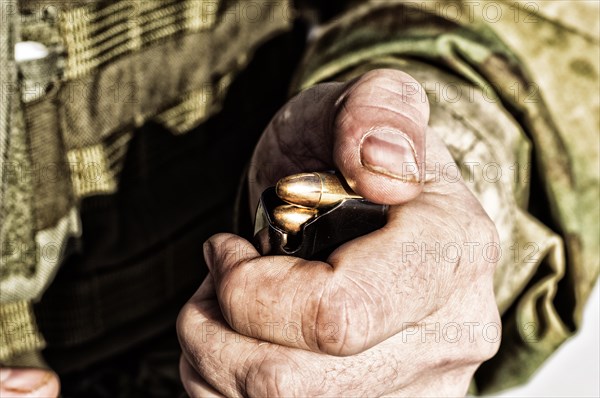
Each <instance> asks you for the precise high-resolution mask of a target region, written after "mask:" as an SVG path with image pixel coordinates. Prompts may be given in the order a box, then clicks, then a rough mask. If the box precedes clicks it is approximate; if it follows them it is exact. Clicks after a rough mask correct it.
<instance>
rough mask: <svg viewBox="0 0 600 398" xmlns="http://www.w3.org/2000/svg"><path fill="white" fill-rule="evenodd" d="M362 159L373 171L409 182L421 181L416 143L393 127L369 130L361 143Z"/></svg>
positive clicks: (363, 163)
mask: <svg viewBox="0 0 600 398" xmlns="http://www.w3.org/2000/svg"><path fill="white" fill-rule="evenodd" d="M360 161H361V163H362V165H363V166H364V167H366V168H367V169H369V170H371V171H372V172H375V173H379V174H383V175H386V176H389V177H393V178H397V179H399V180H402V181H407V182H419V167H418V164H417V158H416V152H415V145H414V143H413V141H412V140H411V139H410V137H409V136H408V135H406V134H404V133H403V132H401V131H399V130H396V129H392V128H377V129H373V130H370V131H368V132H367V133H366V134H365V135H364V136H363V138H362V141H361V144H360Z"/></svg>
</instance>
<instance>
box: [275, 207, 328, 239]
mask: <svg viewBox="0 0 600 398" xmlns="http://www.w3.org/2000/svg"><path fill="white" fill-rule="evenodd" d="M317 213H318V211H317V209H307V208H304V207H296V206H292V205H282V206H277V207H276V208H275V209H273V221H274V223H275V224H276V225H277V226H278V227H280V228H281V229H283V230H284V231H286V232H287V233H290V234H297V233H298V232H300V231H301V230H302V225H303V224H304V223H305V222H307V221H308V220H310V219H311V218H313V217H314V216H316V215H317Z"/></svg>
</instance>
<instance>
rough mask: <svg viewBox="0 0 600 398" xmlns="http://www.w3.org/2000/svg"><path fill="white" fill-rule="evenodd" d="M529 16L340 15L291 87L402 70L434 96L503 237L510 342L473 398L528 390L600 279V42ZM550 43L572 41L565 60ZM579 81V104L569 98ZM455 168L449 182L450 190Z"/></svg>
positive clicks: (503, 304)
mask: <svg viewBox="0 0 600 398" xmlns="http://www.w3.org/2000/svg"><path fill="white" fill-rule="evenodd" d="M528 4H530V3H528ZM531 4H534V5H535V4H537V3H531ZM526 6H527V5H526V4H525V5H523V4H521V5H519V4H518V3H512V4H509V3H504V2H476V3H475V2H460V1H458V2H457V1H438V2H426V3H414V2H402V1H394V2H382V1H373V2H368V3H364V2H363V3H361V4H360V5H357V6H356V7H353V8H352V10H351V11H349V10H350V9H349V8H348V9H347V10H346V11H344V10H343V8H344V7H339V9H338V10H337V11H338V12H339V14H334V15H335V17H333V18H331V19H330V20H329V22H327V23H325V24H323V25H317V26H316V27H314V28H313V31H312V33H311V37H312V42H311V44H310V46H309V49H308V51H307V53H306V55H305V57H304V61H303V63H302V65H301V67H300V69H299V71H298V73H297V76H296V79H295V83H294V86H293V91H298V90H301V89H303V88H306V87H309V86H311V85H314V84H316V83H318V82H322V81H327V80H343V79H349V78H351V77H354V76H357V75H359V74H361V73H363V72H365V71H367V70H369V69H373V68H382V67H388V68H389V67H391V68H398V69H402V70H404V71H406V72H408V73H411V74H412V75H413V76H415V77H416V78H417V80H418V81H420V82H421V83H422V84H423V85H424V87H425V89H426V92H427V94H428V97H429V101H430V103H431V107H432V114H431V120H430V127H431V129H432V130H433V131H435V132H436V133H438V134H440V135H441V136H442V137H443V138H444V140H445V142H446V143H447V144H448V146H449V148H450V150H451V152H452V153H453V155H454V157H455V160H456V161H457V163H458V166H459V168H460V172H461V174H462V176H463V178H464V179H465V181H466V182H467V184H468V185H469V186H470V188H471V189H472V191H473V192H474V194H475V195H476V196H477V197H478V198H479V199H480V201H481V203H482V204H483V206H484V208H485V209H486V211H487V212H488V214H489V215H490V217H491V218H492V219H493V220H494V221H495V223H496V225H497V227H498V230H499V233H500V236H501V248H502V256H501V260H500V263H499V265H498V268H497V273H496V277H495V291H496V298H497V303H498V306H499V309H500V311H501V313H502V316H503V318H502V319H503V336H502V337H503V340H502V345H501V348H500V351H499V353H498V354H497V355H496V357H495V358H493V359H492V360H490V361H488V362H487V363H485V364H484V365H483V366H482V367H481V368H480V369H479V370H478V372H477V374H476V376H475V381H474V385H473V392H477V393H480V394H485V393H491V392H494V391H498V390H501V389H505V388H508V387H511V386H514V385H517V384H519V383H522V382H524V381H525V380H527V379H528V378H529V377H530V376H531V374H532V373H533V372H534V371H535V370H536V369H537V368H538V367H539V366H540V365H541V363H543V361H545V360H546V359H547V358H548V357H549V356H550V354H551V353H552V352H553V351H554V350H556V348H557V347H558V346H559V345H560V344H562V343H563V342H564V341H565V340H566V339H567V338H568V337H569V336H571V335H572V334H573V333H574V332H575V331H576V330H577V328H578V326H579V324H580V320H581V319H580V318H581V313H582V308H583V304H584V303H585V301H586V299H587V297H588V295H589V293H590V290H591V288H592V287H593V284H594V283H595V281H596V278H597V276H598V272H599V263H598V245H597V242H598V229H597V225H598V220H599V212H598V203H597V197H598V153H597V150H595V149H591V148H590V147H589V144H592V143H594V144H597V136H595V133H594V131H595V127H594V126H597V125H598V120H597V119H598V111H597V109H598V100H597V98H598V97H597V86H598V59H599V57H598V40H597V38H595V39H594V38H592V39H590V38H589V37H588V38H586V37H583V38H582V37H581V36H577V35H570V36H569V35H568V34H567V33H568V32H572V30H571V29H568V28H565V27H564V26H563V25H561V24H560V23H557V22H556V21H551V20H548V19H547V17H545V16H544V15H542V14H541V11H542V10H540V8H539V6H536V7H537V8H534V9H531V6H530V8H527V7H526ZM526 23H529V24H528V25H527V24H526ZM523 25H525V26H523ZM498 31H499V32H498ZM500 32H504V33H500ZM506 32H514V33H506ZM519 35H520V36H519ZM547 36H550V37H549V38H547ZM530 37H540V38H542V39H543V38H545V41H539V40H527V38H530ZM559 37H560V39H559ZM551 39H554V40H556V41H559V40H560V41H565V40H567V41H568V40H571V41H572V43H565V42H562V43H559V44H558V48H555V47H553V43H552V41H551ZM520 43H525V44H522V45H520ZM508 44H510V46H509V45H508ZM555 44H556V43H555ZM568 44H571V45H573V44H575V45H578V47H577V46H576V47H575V49H576V50H575V51H574V52H573V54H575V53H577V54H579V56H578V57H574V56H573V58H570V59H569V58H567V59H566V60H564V61H562V62H561V63H559V64H558V65H557V66H556V67H555V66H554V65H553V67H552V68H549V67H548V66H547V65H548V64H547V62H548V58H549V57H551V56H552V55H553V54H554V55H557V53H558V52H559V51H566V48H568V47H567V45H568ZM586 46H587V47H586ZM552 51H554V53H552ZM588 54H589V56H588ZM571 55H572V54H571ZM563 64H566V67H563ZM569 65H570V67H569ZM551 73H559V74H558V76H551ZM570 78H573V79H574V82H573V83H572V84H573V86H571V87H573V88H575V87H576V88H577V89H578V90H577V93H578V94H577V95H573V96H571V95H569V94H565V90H564V88H565V87H569V86H568V85H567V84H566V81H568V79H570ZM561 88H562V89H563V90H562V91H561V90H560V89H561ZM407 89H409V88H407ZM593 93H596V94H593ZM566 97H568V100H567V98H566ZM582 99H583V100H587V102H583V101H582ZM575 115H577V116H576V117H575ZM574 125H575V126H576V128H573V126H574ZM596 135H597V133H596ZM573 138H575V139H573ZM596 147H597V145H596ZM445 166H446V165H440V170H439V171H440V173H439V174H438V175H440V176H441V177H440V178H452V177H451V175H450V174H448V173H449V171H448V172H447V173H446V172H445V171H444V170H443V168H444V167H445Z"/></svg>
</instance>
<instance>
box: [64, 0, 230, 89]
mask: <svg viewBox="0 0 600 398" xmlns="http://www.w3.org/2000/svg"><path fill="white" fill-rule="evenodd" d="M219 3H220V2H219V1H204V0H170V1H142V0H135V1H131V0H120V1H117V2H114V3H107V4H102V5H101V4H96V5H94V6H92V7H90V6H86V7H79V8H74V9H69V10H65V11H63V12H62V13H61V15H60V18H59V30H60V32H61V36H62V37H63V39H64V43H65V47H66V48H65V49H66V51H67V53H68V54H69V55H68V57H67V64H66V67H65V78H66V79H68V80H71V79H76V78H78V77H81V76H84V75H86V74H88V73H89V72H91V71H92V70H93V69H94V68H97V67H99V66H101V65H103V64H106V63H108V62H110V61H111V60H113V59H115V58H117V57H119V56H121V55H123V54H127V53H129V52H132V51H135V50H138V49H140V48H142V47H145V46H148V45H150V44H152V43H155V42H157V41H159V40H161V39H165V38H167V37H169V36H173V35H175V34H178V33H181V32H195V31H199V30H203V29H208V28H210V27H212V25H213V24H214V23H215V20H216V15H217V9H218V6H219Z"/></svg>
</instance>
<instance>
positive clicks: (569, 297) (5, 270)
mask: <svg viewBox="0 0 600 398" xmlns="http://www.w3.org/2000/svg"><path fill="white" fill-rule="evenodd" d="M597 14H598V3H597V2H594V1H590V2H583V1H581V2H575V3H569V2H551V1H550V2H543V1H537V0H536V1H528V2H514V1H509V0H499V1H481V2H471V1H451V0H438V1H426V2H410V1H403V0H390V1H331V2H327V3H326V5H323V4H319V2H316V1H298V2H295V3H292V2H288V1H255V2H243V1H234V0H221V1H204V0H181V1H175V0H165V1H155V0H151V1H143V0H119V1H115V2H105V1H94V0H82V1H74V2H69V1H58V2H47V1H41V0H35V1H28V2H25V1H22V2H10V1H9V2H6V1H3V2H2V24H1V28H0V29H1V30H2V32H1V33H2V34H1V46H0V57H1V58H0V60H1V64H0V71H1V73H2V84H3V90H2V101H1V102H0V106H1V108H2V109H1V118H0V161H1V162H2V167H1V168H0V173H1V179H0V181H1V185H0V209H1V211H0V239H1V263H0V314H2V324H1V326H0V363H4V364H16V365H19V364H29V365H31V364H40V363H41V362H42V359H41V357H40V356H39V355H37V354H36V353H39V351H40V350H41V349H43V348H44V347H46V351H44V355H45V356H46V359H48V358H52V357H53V355H54V358H55V359H53V360H51V361H50V364H51V365H52V366H53V367H54V368H55V369H59V370H60V369H63V368H64V369H65V370H66V369H69V368H70V364H69V362H70V360H71V357H77V356H82V355H84V356H86V357H87V358H88V363H89V362H91V361H93V360H96V359H98V358H101V357H102V356H104V357H106V356H108V355H110V354H113V353H114V352H118V351H122V350H123V349H125V348H126V347H128V346H129V345H132V344H133V343H134V341H139V340H143V339H144V338H148V336H150V335H153V334H156V333H157V331H158V330H159V329H160V330H162V329H164V328H166V327H169V325H172V324H173V322H174V319H175V316H176V313H177V308H178V306H180V305H181V303H182V301H183V300H184V299H185V298H186V297H187V296H188V295H189V294H190V292H191V291H193V288H194V287H195V286H197V283H198V282H199V280H200V279H201V278H202V276H203V275H197V277H194V278H190V277H189V275H190V274H198V271H197V269H196V265H195V262H194V261H191V260H190V259H194V260H195V261H196V262H197V261H198V259H199V258H201V256H200V252H199V249H198V248H197V246H200V245H198V244H197V242H198V241H199V240H200V239H204V238H206V237H207V236H208V235H210V234H211V233H214V232H216V231H219V230H226V229H229V228H230V227H231V221H230V220H231V214H232V211H233V210H232V209H233V208H234V198H235V196H236V191H237V187H238V185H239V181H240V178H241V175H242V173H243V168H244V163H245V162H246V161H247V160H248V159H249V156H250V153H251V150H252V146H253V144H254V142H255V141H256V139H257V137H258V136H259V135H260V132H261V130H262V128H264V126H265V125H266V123H267V122H268V120H269V118H270V117H271V116H272V114H273V113H274V112H275V111H276V109H277V108H278V107H279V106H281V105H282V104H283V103H284V101H285V100H286V99H288V98H289V97H290V96H291V95H293V94H294V93H296V92H298V91H299V90H302V89H304V88H307V87H310V86H312V85H314V84H317V83H319V82H325V81H331V80H345V79H349V78H352V77H354V76H357V75H358V74H361V73H363V72H365V71H367V70H369V69H373V68H380V67H386V68H398V69H402V70H405V71H407V72H408V73H411V74H412V75H413V76H415V77H416V78H417V80H419V81H420V82H421V83H422V84H423V85H424V87H425V89H426V91H427V93H428V97H429V101H430V103H431V107H432V116H431V121H430V126H431V128H433V129H434V130H436V132H437V133H439V134H440V135H441V136H442V137H443V138H444V140H445V141H446V142H447V144H448V146H449V148H450V150H451V152H452V154H453V155H454V157H455V160H456V161H457V164H458V166H459V167H460V170H461V173H462V176H463V178H464V179H465V181H466V182H467V184H468V185H469V186H470V188H471V189H472V190H473V192H474V193H475V194H476V195H477V196H478V198H479V199H480V200H481V202H482V204H483V206H484V208H485V209H486V211H487V212H488V214H489V215H490V217H491V218H492V219H493V220H494V221H495V223H496V225H497V227H498V230H499V233H500V236H501V241H502V253H503V255H502V256H501V261H500V264H499V266H498V269H497V274H496V283H495V289H496V297H497V302H498V306H499V308H500V311H501V313H502V319H503V336H502V337H503V340H502V345H501V348H500V351H499V353H498V355H496V357H495V358H493V359H492V360H490V361H488V362H487V363H485V364H484V365H483V366H482V367H481V368H480V369H479V370H478V372H477V374H476V375H475V379H474V385H473V388H474V391H476V392H479V393H487V392H493V391H497V390H499V389H503V388H507V387H510V386H512V385H515V384H518V383H521V382H523V381H524V380H526V379H527V378H528V377H529V376H530V375H531V374H532V373H533V371H534V370H535V369H537V368H538V367H539V365H540V364H541V363H542V362H543V361H544V360H546V359H547V358H548V356H549V355H550V354H551V353H552V352H553V351H554V350H555V349H556V348H557V347H558V346H559V345H560V344H561V343H562V342H564V341H565V339H567V338H568V337H569V336H571V335H572V334H573V333H574V332H575V331H576V330H577V328H578V326H579V325H580V322H581V314H582V308H583V305H584V304H585V301H586V298H587V297H588V295H589V293H590V290H591V288H592V287H593V284H594V283H595V281H596V279H597V276H598V272H599V266H600V265H599V260H598V259H599V253H598V251H599V247H598V241H599V231H598V224H599V219H600V215H599V211H600V210H599V206H598V197H599V187H598V181H599V175H598V173H599V172H598V170H599V169H600V168H599V157H598V156H599V155H598V139H599V133H598V125H599V123H600V121H599V96H598V92H599V91H600V90H599V89H600V87H599V77H598V73H599V59H600V57H599V51H600V50H599V48H600V47H599V40H600V38H599V35H598V31H599V29H598V23H599V22H598V19H597V18H595V15H596V16H597ZM581 21H585V23H580V22H581ZM24 42H37V43H40V44H42V45H43V47H44V48H45V56H44V57H42V58H36V59H19V61H18V62H17V61H15V49H16V50H17V52H18V50H19V46H20V45H23V43H24ZM232 143H233V145H232ZM232 147H235V149H234V150H232V149H231V148H232ZM184 154H185V156H184ZM180 155H181V156H180ZM213 170H218V172H214V171H213ZM199 181H200V182H202V183H201V184H199V183H198V182H199ZM175 264H176V265H177V266H175ZM204 272H206V271H204ZM130 281H136V282H135V283H133V284H132V283H130ZM148 291H150V292H153V293H152V296H151V297H146V296H144V292H148ZM125 292H126V293H125ZM140 303H144V304H143V305H141V304H140ZM124 330H127V331H128V332H127V333H125V332H123V331H124ZM73 331H76V332H73ZM117 331H118V332H120V334H125V335H126V336H127V337H125V338H116V337H114V333H115V332H117ZM111 333H112V335H111ZM111 336H113V337H111ZM132 336H135V337H132ZM89 346H94V347H96V348H94V349H91V351H90V350H87V351H86V348H84V347H89ZM107 347H110V348H107ZM69 353H71V354H73V355H71V354H69ZM74 353H79V354H74ZM82 353H84V354H82ZM57 358H58V359H57ZM82 366H83V365H82Z"/></svg>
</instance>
